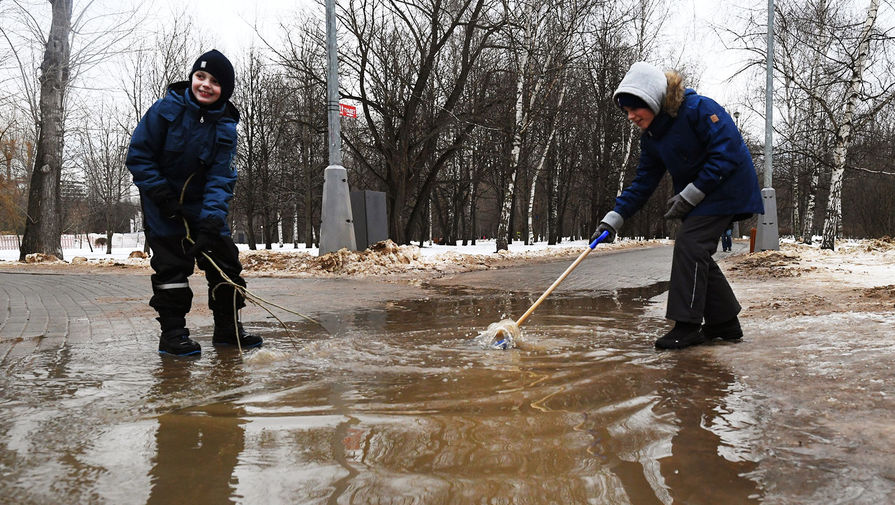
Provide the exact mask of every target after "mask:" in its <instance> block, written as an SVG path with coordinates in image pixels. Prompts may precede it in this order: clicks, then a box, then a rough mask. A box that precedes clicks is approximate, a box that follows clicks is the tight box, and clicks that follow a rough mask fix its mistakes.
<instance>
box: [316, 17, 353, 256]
mask: <svg viewBox="0 0 895 505" xmlns="http://www.w3.org/2000/svg"><path fill="white" fill-rule="evenodd" d="M336 21H337V19H336V1H335V0H326V54H327V63H328V64H327V72H326V112H327V121H328V123H329V166H328V167H326V170H325V171H324V175H323V208H322V209H321V211H320V251H319V254H320V255H323V254H326V253H330V252H333V251H338V250H339V249H343V248H344V249H348V250H351V251H353V250H355V249H357V247H356V242H355V239H354V220H353V219H352V216H351V195H350V193H349V190H348V172H347V171H346V170H345V167H343V166H342V139H341V131H340V125H339V50H338V45H337V44H336Z"/></svg>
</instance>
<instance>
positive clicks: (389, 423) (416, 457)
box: [0, 285, 762, 504]
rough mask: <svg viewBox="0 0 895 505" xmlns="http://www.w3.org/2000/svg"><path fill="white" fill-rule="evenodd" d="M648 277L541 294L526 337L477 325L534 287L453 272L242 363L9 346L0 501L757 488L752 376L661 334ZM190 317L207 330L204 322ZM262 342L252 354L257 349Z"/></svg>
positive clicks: (219, 353)
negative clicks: (404, 297)
mask: <svg viewBox="0 0 895 505" xmlns="http://www.w3.org/2000/svg"><path fill="white" fill-rule="evenodd" d="M663 289H664V286H663V285H657V286H652V287H650V288H643V289H636V290H625V291H618V292H612V293H603V294H601V295H600V296H597V297H584V296H574V295H569V296H563V297H556V298H554V299H548V300H546V301H545V302H544V304H543V305H541V306H540V307H539V308H538V310H537V311H536V312H535V314H534V315H533V316H532V317H531V318H529V320H528V321H527V322H526V324H525V325H524V326H523V328H522V330H523V333H524V336H525V341H526V343H527V344H526V346H525V347H523V348H518V349H512V350H507V351H500V350H483V349H481V347H479V346H477V345H476V344H475V342H474V337H475V336H476V335H477V334H478V333H479V332H480V331H482V330H483V329H484V328H485V327H487V325H488V324H489V323H492V322H495V321H498V320H500V319H503V318H514V317H518V316H519V315H520V314H522V313H523V312H524V311H525V310H526V309H527V308H528V306H530V304H531V303H533V302H534V300H535V299H536V298H537V296H536V295H533V296H532V297H531V298H528V297H519V296H518V295H514V296H511V295H506V294H501V293H495V292H490V293H482V292H476V293H471V292H464V291H454V292H453V293H451V294H449V295H448V296H444V297H437V298H433V299H432V300H428V301H421V302H400V303H394V304H391V305H390V306H388V307H387V308H386V309H384V310H373V311H362V312H356V313H350V314H344V313H343V314H327V315H324V316H322V317H320V322H321V324H322V325H323V327H324V328H325V330H324V329H323V328H321V327H319V326H316V325H313V324H310V323H300V324H295V325H292V326H291V329H292V333H293V336H292V337H289V336H288V335H287V334H285V333H284V332H283V331H282V329H280V328H278V327H277V325H275V324H267V325H257V324H255V325H249V326H250V327H252V328H254V329H255V330H257V331H260V332H261V333H262V334H263V336H264V337H265V339H266V345H265V350H264V352H265V353H266V354H263V355H258V356H257V357H256V358H255V359H248V360H246V362H243V361H242V360H240V357H239V355H238V354H237V353H236V351H235V350H232V349H227V350H220V349H215V348H213V347H212V346H211V345H210V338H209V337H208V336H203V335H202V333H201V332H198V333H199V335H200V336H199V338H198V340H199V342H200V343H201V344H202V346H203V354H202V356H201V357H200V358H198V359H193V360H190V359H171V358H169V357H161V356H157V355H156V354H155V352H154V350H155V345H156V342H155V341H154V340H152V341H149V340H142V341H114V342H107V343H106V344H107V345H96V344H92V345H91V346H90V347H87V346H66V347H63V348H61V349H57V350H53V351H44V352H36V353H34V354H32V355H30V356H27V357H25V358H22V359H21V360H20V361H19V362H17V363H14V364H12V365H11V366H9V367H8V369H7V370H6V372H7V374H6V376H5V377H4V378H3V379H2V385H3V393H2V397H0V405H2V411H0V412H2V413H0V440H2V441H3V444H2V446H0V472H2V476H3V479H2V484H0V496H4V498H3V500H2V501H4V503H17V504H27V503H88V502H89V503H116V504H126V503H134V504H142V503H153V504H154V503H166V504H167V503H191V504H219V503H227V502H236V503H270V504H279V503H283V504H285V503H310V504H317V503H319V504H335V503H339V504H347V503H352V504H365V503H402V504H411V503H419V504H463V503H477V504H478V503H489V504H491V503H494V504H502V503H506V504H510V503H525V504H547V503H602V504H615V503H618V504H629V503H634V504H650V503H666V504H668V503H672V502H675V503H758V502H759V501H760V500H761V497H762V490H761V486H760V485H759V484H758V483H757V482H756V481H757V480H758V477H757V474H756V466H757V463H756V461H757V460H758V458H757V456H756V455H755V454H754V445H755V444H754V442H755V441H756V440H757V439H758V438H759V437H760V436H761V434H760V433H759V432H760V428H759V427H758V425H757V422H756V416H757V414H756V413H755V412H753V411H752V410H751V409H752V408H753V407H752V405H753V403H752V402H750V397H751V395H752V394H753V393H752V392H750V391H749V389H748V388H747V387H746V386H745V385H743V384H742V383H740V382H738V381H737V378H736V377H735V376H734V375H733V374H732V373H731V372H730V371H729V370H726V369H724V368H723V367H722V366H721V365H719V364H718V363H716V362H713V361H712V360H711V359H710V358H708V357H707V355H705V354H704V353H660V352H656V351H655V350H654V349H653V340H654V339H655V338H656V337H657V336H658V334H659V333H660V332H661V331H662V329H663V328H664V327H665V322H664V321H662V320H660V319H655V318H654V317H653V316H651V315H646V314H645V312H644V306H645V305H646V304H648V303H650V302H648V300H650V298H652V297H653V296H655V295H656V294H658V293H660V292H661V291H662V290H663ZM206 333H207V332H206ZM262 358H263V359H262Z"/></svg>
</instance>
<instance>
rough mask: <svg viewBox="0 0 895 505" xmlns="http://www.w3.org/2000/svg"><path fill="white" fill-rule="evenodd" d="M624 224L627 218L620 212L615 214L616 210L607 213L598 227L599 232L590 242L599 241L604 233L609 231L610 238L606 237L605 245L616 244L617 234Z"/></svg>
mask: <svg viewBox="0 0 895 505" xmlns="http://www.w3.org/2000/svg"><path fill="white" fill-rule="evenodd" d="M624 222H625V218H623V217H622V215H621V214H619V213H618V212H615V211H614V210H612V211H609V212H607V213H606V215H605V216H603V219H601V220H600V224H599V225H597V231H595V232H594V234H593V236H591V238H590V241H591V242H593V241H594V240H597V238H598V237H599V236H600V235H602V234H603V232H604V231H608V232H609V236H607V237H606V240H604V241H603V243H604V244H609V243H612V242H615V235H616V232H617V230H618V229H619V228H621V227H622V224H624Z"/></svg>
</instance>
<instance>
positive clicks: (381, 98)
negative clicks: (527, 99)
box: [341, 0, 500, 243]
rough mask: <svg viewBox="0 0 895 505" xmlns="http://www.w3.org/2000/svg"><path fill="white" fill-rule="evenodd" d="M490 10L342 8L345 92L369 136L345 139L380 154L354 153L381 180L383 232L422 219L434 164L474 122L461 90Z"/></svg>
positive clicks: (395, 234)
mask: <svg viewBox="0 0 895 505" xmlns="http://www.w3.org/2000/svg"><path fill="white" fill-rule="evenodd" d="M494 14H495V12H494V10H493V5H492V4H491V3H490V0H460V1H458V2H452V3H444V2H440V1H437V0H433V1H429V0H413V1H410V2H399V1H396V0H372V1H368V2H359V1H352V2H349V3H348V5H347V6H345V8H344V10H343V11H342V14H341V17H342V21H343V23H344V25H345V27H346V29H347V31H348V32H349V34H350V36H351V40H350V41H349V43H348V46H349V47H352V51H351V52H349V53H346V54H344V55H343V56H342V61H344V62H345V68H346V70H347V73H348V74H349V82H351V83H352V84H353V85H352V86H350V89H352V91H350V92H348V93H346V96H348V97H349V98H352V99H355V100H357V101H359V102H360V103H361V108H362V111H363V118H364V122H365V123H366V126H367V130H368V132H369V138H370V141H371V144H370V145H369V146H359V145H356V144H354V143H353V142H350V141H349V142H348V145H349V147H350V148H351V149H353V150H354V151H355V152H358V153H361V152H365V151H367V150H372V151H374V152H376V153H377V155H378V156H377V160H378V161H381V165H379V164H374V163H371V162H370V161H371V160H369V158H366V157H361V156H358V157H357V159H358V160H359V161H364V167H363V168H364V169H365V170H367V171H369V172H371V173H373V174H375V175H376V177H377V178H378V179H379V180H381V181H382V183H383V185H384V186H385V187H386V188H387V190H388V196H387V199H388V206H389V209H388V211H389V212H388V215H389V235H390V236H391V237H392V238H394V239H395V240H396V241H398V242H399V243H407V242H409V240H410V238H411V234H412V232H413V230H414V229H415V228H416V227H418V225H419V224H421V222H422V217H423V210H424V208H425V205H426V202H427V201H428V199H429V195H430V192H431V190H432V187H433V185H434V184H435V182H436V180H437V176H438V173H439V171H440V170H442V168H444V166H445V164H446V162H447V161H448V159H450V157H451V156H453V155H454V154H455V153H456V151H457V150H458V149H459V148H460V147H461V146H462V144H463V142H464V141H465V140H466V138H467V136H468V135H469V133H470V132H471V131H472V130H473V128H474V126H475V124H474V123H473V122H472V121H470V120H469V119H470V117H471V116H472V115H475V114H477V113H479V112H480V111H479V110H478V108H477V106H476V104H463V103H461V101H460V98H461V97H462V96H463V90H464V87H465V86H466V84H467V82H468V79H469V75H470V72H471V71H472V69H473V67H474V66H475V64H476V62H477V60H478V59H479V57H480V56H481V55H482V53H483V51H485V49H486V48H488V46H489V43H490V40H491V37H492V36H493V35H494V33H495V32H496V31H497V30H498V28H499V26H500V23H499V21H496V20H491V18H492V17H493V16H494ZM452 41H455V44H454V45H451V42H452ZM450 49H453V51H450ZM440 65H447V68H451V67H453V71H451V72H450V73H448V72H444V73H439V70H440ZM442 136H448V137H446V138H448V139H449V140H447V141H446V142H443V143H442V142H440V141H439V140H440V138H441V137H442Z"/></svg>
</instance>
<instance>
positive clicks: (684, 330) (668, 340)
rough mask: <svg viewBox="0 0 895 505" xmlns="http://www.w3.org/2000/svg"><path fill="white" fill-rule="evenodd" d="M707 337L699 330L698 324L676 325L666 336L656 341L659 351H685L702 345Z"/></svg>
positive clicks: (682, 323)
mask: <svg viewBox="0 0 895 505" xmlns="http://www.w3.org/2000/svg"><path fill="white" fill-rule="evenodd" d="M704 341H705V336H704V335H703V334H702V331H701V330H700V329H699V324H698V323H684V322H681V321H678V322H676V323H674V328H672V329H671V331H669V332H668V333H666V334H665V335H664V336H662V337H661V338H659V339H658V340H656V348H657V349H683V348H684V347H690V346H691V345H696V344H701V343H703V342H704Z"/></svg>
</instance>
